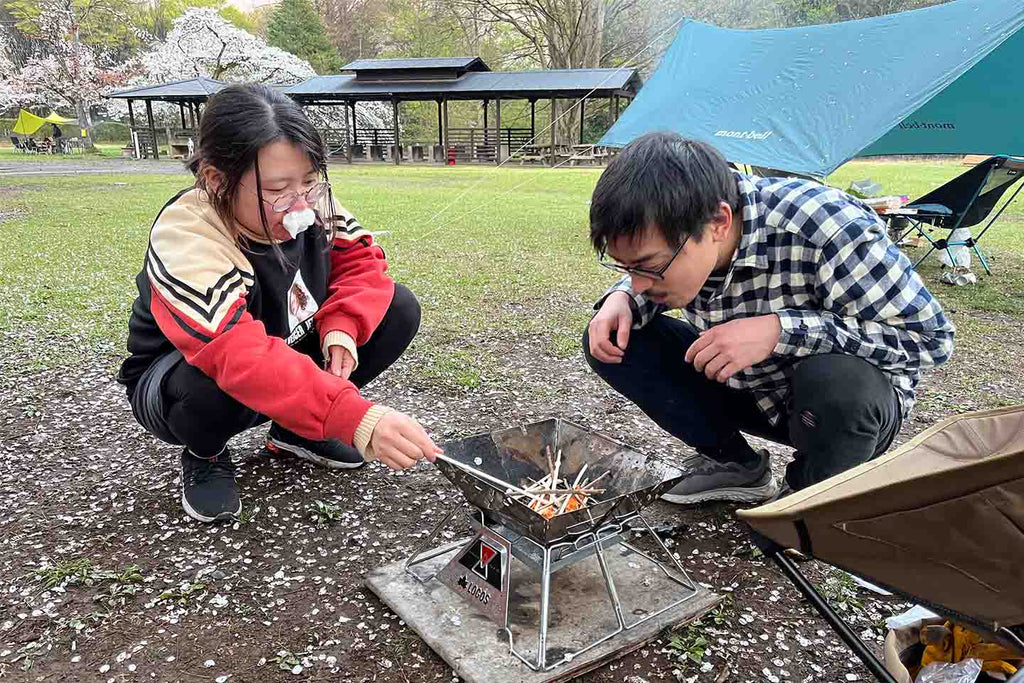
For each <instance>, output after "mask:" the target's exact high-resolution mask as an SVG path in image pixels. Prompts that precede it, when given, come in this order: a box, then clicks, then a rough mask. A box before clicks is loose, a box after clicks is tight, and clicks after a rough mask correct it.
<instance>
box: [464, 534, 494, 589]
mask: <svg viewBox="0 0 1024 683" xmlns="http://www.w3.org/2000/svg"><path fill="white" fill-rule="evenodd" d="M500 555H501V550H499V549H496V548H492V547H491V546H489V545H487V543H486V542H485V541H484V539H482V538H478V539H476V540H475V541H473V544H472V547H471V548H470V550H469V552H467V553H466V554H464V555H463V556H462V557H461V558H459V564H461V565H462V566H463V567H466V568H467V569H469V570H470V571H471V572H473V573H474V574H476V575H477V576H479V577H480V578H481V579H483V580H484V581H486V582H487V583H489V584H491V585H492V586H494V587H495V588H497V589H498V590H501V575H502V569H503V568H502V566H501V565H502V562H501V560H500V559H499V560H498V561H497V562H492V560H494V558H496V557H499V556H500Z"/></svg>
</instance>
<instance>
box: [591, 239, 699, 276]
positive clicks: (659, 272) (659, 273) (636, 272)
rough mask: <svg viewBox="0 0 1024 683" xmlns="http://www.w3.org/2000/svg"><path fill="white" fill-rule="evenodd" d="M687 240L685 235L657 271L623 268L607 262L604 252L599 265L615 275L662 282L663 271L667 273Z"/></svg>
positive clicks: (630, 267)
mask: <svg viewBox="0 0 1024 683" xmlns="http://www.w3.org/2000/svg"><path fill="white" fill-rule="evenodd" d="M689 239H690V237H689V235H687V236H686V237H685V238H684V239H683V241H682V242H680V243H679V247H678V248H677V249H676V250H675V251H674V252H672V257H671V258H670V259H669V260H668V262H667V263H666V264H665V265H663V266H662V267H661V268H658V269H657V270H651V269H649V268H640V267H636V266H624V265H622V264H621V263H616V262H615V261H611V260H609V259H608V258H607V257H606V255H605V253H604V252H601V256H600V259H599V263H600V264H601V265H602V266H604V267H605V268H607V269H608V270H614V271H615V272H616V273H624V274H626V275H639V276H640V277H645V278H648V279H651V280H664V279H665V271H667V270H668V269H669V267H670V266H671V265H672V262H673V261H675V260H676V256H679V252H681V251H682V250H683V247H685V246H686V242H687V241H688V240H689Z"/></svg>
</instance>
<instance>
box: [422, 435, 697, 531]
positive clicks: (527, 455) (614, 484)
mask: <svg viewBox="0 0 1024 683" xmlns="http://www.w3.org/2000/svg"><path fill="white" fill-rule="evenodd" d="M548 447H550V448H551V455H552V456H554V455H555V454H556V453H558V452H559V451H561V453H562V471H563V472H565V473H566V476H568V477H569V478H571V476H572V475H575V473H577V472H579V470H580V468H582V467H583V465H584V463H589V467H588V469H587V471H588V472H589V473H590V474H592V475H595V476H596V475H598V474H601V473H603V472H604V471H606V470H610V471H611V474H610V475H609V476H608V477H606V478H605V479H603V480H602V481H601V488H604V489H605V492H604V493H602V494H599V495H597V496H595V497H594V500H595V501H597V502H593V501H592V502H591V504H590V505H589V506H588V507H586V508H583V509H580V510H576V511H574V512H567V513H564V514H561V515H558V516H556V517H552V518H551V519H544V517H542V516H541V515H538V514H537V513H536V512H534V511H533V510H531V509H530V508H528V507H527V506H526V505H525V504H523V503H522V502H520V501H518V500H515V499H514V498H513V497H512V495H510V494H506V493H505V491H504V490H503V489H501V488H499V487H497V486H495V485H494V484H491V483H489V482H487V481H484V480H483V479H480V478H478V477H475V476H473V475H472V474H469V473H468V472H466V471H465V470H462V469H459V468H458V467H456V466H454V465H450V464H448V463H446V462H443V461H438V462H437V466H438V468H439V469H440V470H441V473H442V474H444V476H445V477H447V478H448V479H449V480H450V481H451V482H452V483H453V484H455V485H456V486H457V487H458V488H459V490H461V491H462V493H463V495H464V496H466V500H467V501H469V503H470V504H471V505H473V506H475V507H476V508H478V509H479V510H481V511H483V513H484V516H485V518H486V519H487V521H488V522H490V523H494V522H499V523H501V524H503V525H505V526H507V527H508V528H509V529H512V530H514V531H516V532H518V533H520V534H523V535H525V536H528V537H530V538H531V539H533V540H534V541H536V542H537V543H539V544H541V545H551V544H552V543H556V542H558V541H563V540H567V539H574V538H576V537H578V536H580V535H581V534H586V533H589V532H591V531H593V530H594V529H595V528H597V527H600V526H603V525H604V524H606V523H608V522H621V521H623V520H625V519H627V518H629V517H630V516H632V515H633V514H634V513H636V512H638V511H639V510H641V509H643V508H644V507H646V506H647V505H650V504H651V503H652V502H653V501H654V500H656V499H657V498H658V497H659V496H660V495H661V494H662V493H664V492H665V491H666V490H668V489H669V488H671V487H672V486H673V485H674V484H675V483H676V482H677V481H679V479H681V478H682V477H683V472H682V471H681V470H679V469H677V468H675V467H671V466H670V465H666V464H664V463H661V462H657V461H650V460H648V458H647V456H645V455H642V454H640V453H637V452H636V451H634V450H632V449H631V448H629V447H628V446H625V445H623V444H621V443H618V442H617V441H613V440H611V439H609V438H607V437H604V436H601V435H600V434H595V433H593V432H588V431H587V430H586V429H584V428H582V427H580V426H578V425H575V424H573V423H571V422H568V421H566V420H562V419H552V420H545V421H544V422H536V423H534V424H529V425H525V426H523V427H515V428H512V429H505V430H502V431H496V432H490V433H488V434H478V435H477V436H471V437H469V438H467V439H463V440H461V441H456V442H454V443H450V444H445V447H444V452H445V455H447V456H448V457H450V458H453V459H455V460H458V461H459V462H463V463H465V464H467V465H469V466H470V467H474V468H476V469H479V470H482V471H483V472H486V473H487V474H490V475H493V476H495V477H498V478H499V479H503V480H504V481H507V482H509V483H512V484H522V483H525V480H526V478H530V479H533V480H537V479H540V478H541V477H543V476H544V475H545V474H547V471H548V466H547V456H546V454H545V452H546V449H547V448H548Z"/></svg>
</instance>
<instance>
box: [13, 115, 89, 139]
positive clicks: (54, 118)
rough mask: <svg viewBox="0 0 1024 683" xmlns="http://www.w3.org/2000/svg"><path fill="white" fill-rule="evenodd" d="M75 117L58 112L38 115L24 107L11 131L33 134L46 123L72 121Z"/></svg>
mask: <svg viewBox="0 0 1024 683" xmlns="http://www.w3.org/2000/svg"><path fill="white" fill-rule="evenodd" d="M72 121H74V119H66V118H64V117H63V116H60V115H59V114H57V113H56V112H50V115H49V116H46V117H45V118H44V117H42V116H36V115H35V114H33V113H32V112H30V111H25V110H24V109H22V110H20V111H19V112H18V120H17V121H15V123H14V128H12V129H11V132H14V133H18V134H20V135H32V134H33V133H35V132H36V131H37V130H39V129H40V128H42V127H43V124H46V123H56V124H60V123H71V122H72Z"/></svg>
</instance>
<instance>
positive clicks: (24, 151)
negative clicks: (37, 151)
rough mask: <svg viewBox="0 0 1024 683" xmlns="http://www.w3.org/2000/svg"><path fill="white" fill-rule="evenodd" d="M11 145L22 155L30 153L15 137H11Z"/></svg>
mask: <svg viewBox="0 0 1024 683" xmlns="http://www.w3.org/2000/svg"><path fill="white" fill-rule="evenodd" d="M11 144H12V145H13V146H14V149H16V150H18V151H19V152H21V153H22V154H28V153H30V152H31V151H32V150H30V149H29V148H28V145H26V144H25V143H23V142H22V141H21V138H19V137H18V136H17V135H12V136H11Z"/></svg>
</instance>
